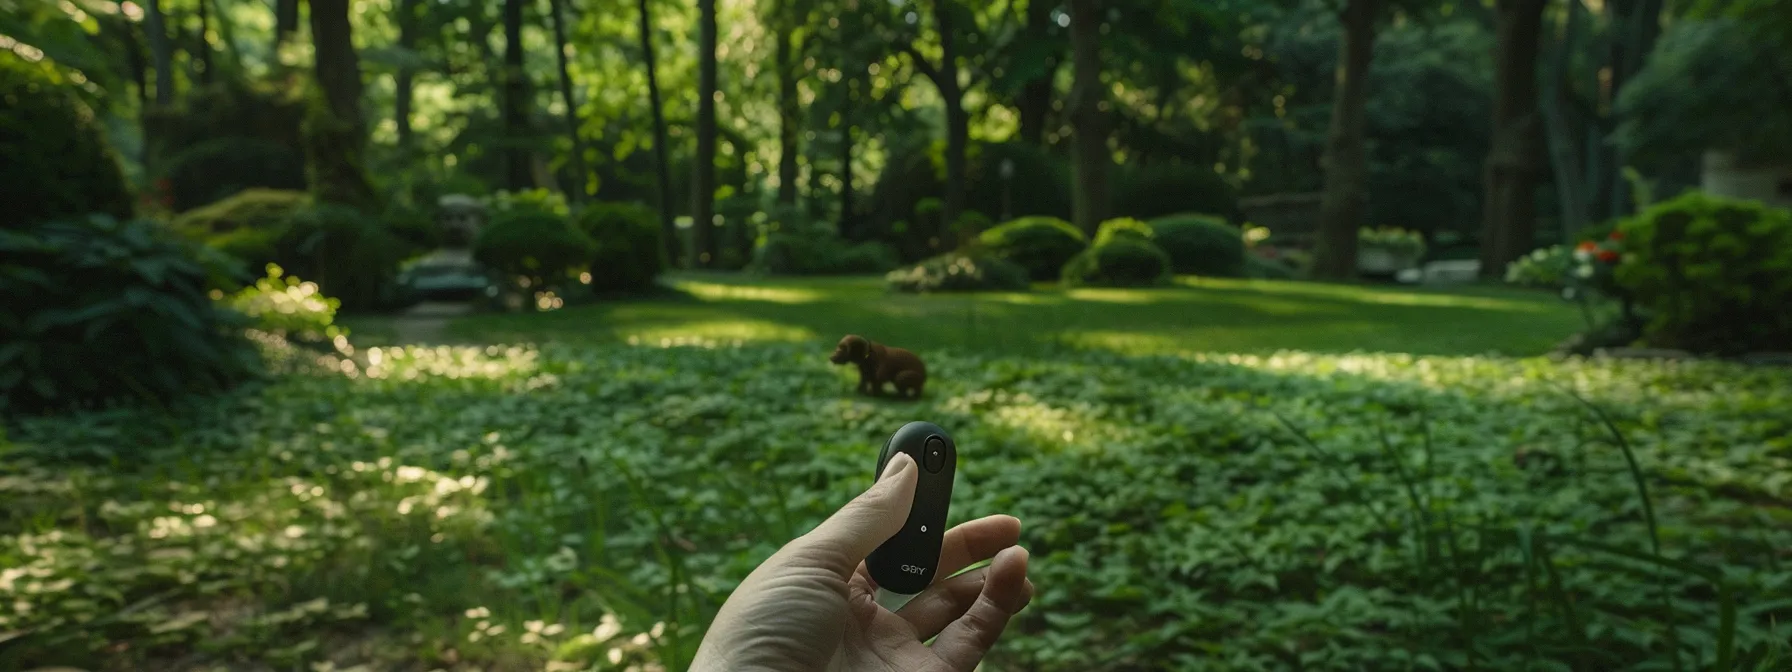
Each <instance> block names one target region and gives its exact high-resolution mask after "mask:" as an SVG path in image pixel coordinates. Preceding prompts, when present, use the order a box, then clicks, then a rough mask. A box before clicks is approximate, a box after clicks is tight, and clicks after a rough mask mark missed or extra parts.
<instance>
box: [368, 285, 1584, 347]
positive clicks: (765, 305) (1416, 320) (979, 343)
mask: <svg viewBox="0 0 1792 672" xmlns="http://www.w3.org/2000/svg"><path fill="white" fill-rule="evenodd" d="M670 284H671V285H672V286H673V287H674V288H675V289H677V290H678V291H679V292H681V293H682V295H681V296H679V297H678V298H676V299H662V300H645V301H637V302H626V303H611V304H600V305H591V306H581V307H576V308H567V309H562V310H559V311H554V312H550V313H544V314H530V315H494V316H480V317H473V318H468V319H464V320H462V321H460V322H458V323H456V324H454V325H452V326H451V327H450V329H449V335H450V336H451V337H454V338H459V339H464V340H469V341H475V342H500V343H538V342H545V341H565V342H578V343H592V342H616V341H625V342H626V341H629V340H630V339H635V341H636V342H646V343H658V342H661V341H663V340H667V339H673V340H676V339H681V338H682V339H699V340H717V341H733V340H736V339H738V340H742V341H810V340H818V341H833V340H836V339H838V338H839V337H840V336H842V335H844V334H847V333H858V334H862V335H865V336H867V337H870V338H872V339H874V340H879V341H883V342H886V343H891V344H896V345H901V346H904V347H910V348H916V349H936V348H953V349H958V350H965V351H980V352H1037V351H1039V350H1040V349H1041V347H1042V346H1062V345H1070V346H1077V347H1086V348H1094V349H1104V350H1111V351H1115V352H1122V353H1129V354H1155V353H1176V352H1238V353H1267V352H1274V351H1277V350H1283V349H1288V350H1304V351H1310V352H1351V351H1365V352H1404V353H1412V354H1421V355H1471V354H1485V353H1490V352H1497V353H1504V354H1510V355H1536V354H1541V353H1543V352H1545V351H1546V350H1548V349H1549V348H1550V347H1551V346H1553V345H1554V344H1556V343H1557V342H1559V341H1561V340H1562V339H1563V338H1566V337H1567V336H1568V335H1569V334H1572V333H1574V332H1575V331H1576V330H1578V329H1579V328H1581V326H1582V325H1581V318H1580V316H1579V313H1578V312H1576V311H1575V310H1574V308H1573V307H1572V306H1570V305H1569V304H1567V303H1565V302H1563V301H1561V300H1560V299H1558V298H1556V297H1553V296H1551V295H1548V294H1545V293H1541V292H1535V291H1521V290H1513V289H1507V288H1500V287H1462V288H1451V289H1447V290H1430V289H1414V288H1404V287H1393V286H1373V285H1360V286H1353V285H1324V284H1317V283H1301V282H1281V281H1267V280H1221V279H1197V278H1183V279H1181V281H1180V282H1178V284H1177V286H1175V287H1173V288H1163V289H1080V290H1071V291H1062V290H1058V289H1055V288H1041V289H1038V290H1035V291H1032V292H1024V293H1001V294H979V295H952V294H946V295H934V296H915V295H907V294H893V293H889V292H886V291H885V290H884V288H883V283H882V281H881V280H879V279H876V278H840V279H801V280H791V279H772V280H753V279H743V278H741V277H740V276H734V275H725V274H686V275H679V276H675V277H674V278H673V279H672V280H671V282H670ZM351 326H353V323H351ZM369 326H373V328H378V327H377V326H374V325H369Z"/></svg>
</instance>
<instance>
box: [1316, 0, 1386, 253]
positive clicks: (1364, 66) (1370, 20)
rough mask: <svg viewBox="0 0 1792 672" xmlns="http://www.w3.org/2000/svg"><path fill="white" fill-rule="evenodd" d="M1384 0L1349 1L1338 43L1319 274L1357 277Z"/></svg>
mask: <svg viewBox="0 0 1792 672" xmlns="http://www.w3.org/2000/svg"><path fill="white" fill-rule="evenodd" d="M1380 9H1381V1H1380V0H1347V2H1346V4H1345V6H1344V11H1343V12H1342V13H1341V18H1342V19H1343V23H1344V33H1343V35H1342V36H1341V37H1340V39H1339V43H1338V61H1339V63H1338V84H1337V90H1336V92H1334V93H1333V94H1332V119H1331V129H1330V131H1329V132H1327V134H1326V138H1325V159H1324V161H1325V190H1324V195H1323V197H1322V199H1321V200H1320V206H1319V240H1318V248H1317V249H1316V250H1315V253H1314V256H1313V271H1312V272H1313V277H1315V278H1320V279H1325V280H1345V279H1349V278H1351V277H1354V276H1355V275H1356V252H1357V245H1356V237H1357V229H1358V228H1360V227H1361V226H1362V220H1363V212H1364V210H1366V209H1367V207H1368V201H1369V165H1368V153H1367V149H1366V148H1365V147H1364V144H1363V127H1364V126H1365V113H1364V107H1365V106H1366V105H1367V104H1368V99H1369V82H1368V75H1369V62H1370V60H1371V59H1372V58H1373V57H1374V55H1375V17H1376V15H1377V14H1379V13H1380Z"/></svg>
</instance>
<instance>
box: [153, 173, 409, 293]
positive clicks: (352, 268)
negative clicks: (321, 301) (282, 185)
mask: <svg viewBox="0 0 1792 672" xmlns="http://www.w3.org/2000/svg"><path fill="white" fill-rule="evenodd" d="M413 225H414V226H415V225H416V224H413ZM173 228H174V229H175V230H176V231H179V232H180V233H181V234H183V235H185V236H187V237H188V238H190V239H193V240H197V241H201V242H204V243H205V244H206V245H207V246H209V247H212V248H214V249H217V250H219V251H222V252H225V253H227V254H229V255H230V256H232V257H235V258H236V259H238V260H240V261H241V262H242V266H241V267H240V269H239V270H240V271H241V273H240V274H239V275H241V276H243V277H245V279H246V278H248V277H254V276H251V275H248V274H249V273H252V272H253V270H258V269H262V268H265V267H267V265H268V264H278V265H279V266H280V267H281V268H284V269H286V271H287V272H289V273H291V274H293V275H297V276H300V277H303V278H309V279H310V280H311V281H313V282H316V283H317V285H318V286H319V287H321V288H322V290H323V291H324V292H325V293H326V294H329V295H330V296H334V297H337V298H338V299H339V300H341V302H342V305H343V307H345V308H350V309H365V308H371V307H376V306H381V305H385V304H387V303H389V302H390V300H391V299H392V298H393V297H394V293H393V287H392V280H393V278H394V277H395V276H396V274H397V271H398V264H399V262H402V261H404V259H405V258H407V257H409V256H411V254H412V253H414V252H416V251H418V250H419V249H421V246H420V245H418V244H417V243H416V242H415V241H413V240H410V239H407V238H406V237H401V236H399V235H398V234H397V233H396V232H395V231H394V230H393V228H392V227H390V226H387V225H386V223H385V222H383V221H381V219H380V218H378V217H375V216H372V215H369V214H366V213H363V212H361V211H359V210H355V209H353V208H350V207H347V206H342V205H333V204H325V203H316V202H314V201H313V199H312V198H311V197H310V196H308V195H306V194H305V193H303V192H297V191H281V190H275V189H247V190H244V191H242V192H240V193H238V194H236V195H235V196H231V197H230V198H226V199H224V200H222V201H219V202H217V203H213V204H211V205H207V206H205V207H202V208H198V209H196V210H191V211H188V212H185V213H182V214H181V215H180V216H178V217H176V218H175V220H174V222H173ZM416 235H422V234H421V233H418V234H416Z"/></svg>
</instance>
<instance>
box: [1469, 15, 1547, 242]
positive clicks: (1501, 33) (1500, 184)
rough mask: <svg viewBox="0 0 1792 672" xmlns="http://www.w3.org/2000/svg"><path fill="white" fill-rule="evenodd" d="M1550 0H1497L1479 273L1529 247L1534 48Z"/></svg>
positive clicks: (1538, 143)
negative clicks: (1491, 132) (1488, 149)
mask: <svg viewBox="0 0 1792 672" xmlns="http://www.w3.org/2000/svg"><path fill="white" fill-rule="evenodd" d="M1547 1H1548V0H1499V1H1498V4H1497V5H1496V6H1495V12H1496V16H1495V19H1494V34H1495V38H1496V42H1495V45H1494V98H1493V138H1492V143H1491V148H1490V151H1489V152H1488V155H1487V166H1486V177H1485V179H1486V188H1485V195H1484V200H1483V210H1482V214H1481V275H1483V276H1487V277H1499V276H1502V275H1504V273H1505V269H1506V264H1508V263H1510V262H1511V261H1513V260H1514V259H1517V258H1519V257H1520V256H1523V255H1524V254H1525V253H1527V252H1529V251H1530V249H1531V240H1532V237H1533V234H1534V232H1535V228H1536V216H1537V204H1536V198H1535V194H1536V189H1537V176H1538V173H1539V172H1540V170H1541V169H1542V164H1543V120H1542V118H1541V116H1540V115H1539V114H1538V111H1537V53H1538V44H1539V41H1540V38H1541V35H1542V32H1543V6H1544V5H1545V4H1546V3H1547Z"/></svg>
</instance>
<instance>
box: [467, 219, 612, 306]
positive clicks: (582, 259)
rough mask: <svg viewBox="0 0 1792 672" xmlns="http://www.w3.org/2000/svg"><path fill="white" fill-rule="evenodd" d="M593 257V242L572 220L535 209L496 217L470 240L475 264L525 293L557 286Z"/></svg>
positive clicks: (594, 247)
mask: <svg viewBox="0 0 1792 672" xmlns="http://www.w3.org/2000/svg"><path fill="white" fill-rule="evenodd" d="M596 252H597V243H596V242H595V241H593V240H591V237H590V236H587V235H585V232H584V231H580V230H579V228H578V227H576V226H573V223H572V221H571V220H569V219H567V218H566V217H564V216H561V215H559V214H555V213H553V212H549V211H547V210H543V209H539V208H534V207H518V208H510V209H507V210H503V211H500V212H498V213H496V214H495V215H494V216H493V217H492V219H491V221H490V222H488V223H487V224H486V225H485V227H484V228H482V229H480V230H479V238H478V240H475V241H473V258H474V259H475V260H477V261H478V262H479V263H480V264H483V265H484V266H485V267H486V268H489V269H491V270H493V271H495V272H497V273H499V274H501V275H503V276H504V278H505V280H506V282H514V283H515V284H517V285H519V286H521V287H522V288H523V289H526V290H533V289H538V288H542V287H549V286H554V285H558V284H560V283H561V282H563V281H564V280H565V279H566V278H567V276H569V275H571V274H572V273H575V272H577V271H579V270H582V269H584V268H585V267H586V266H587V265H588V264H590V263H591V258H592V256H593V255H594V254H596Z"/></svg>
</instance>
